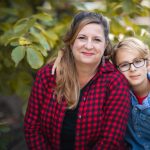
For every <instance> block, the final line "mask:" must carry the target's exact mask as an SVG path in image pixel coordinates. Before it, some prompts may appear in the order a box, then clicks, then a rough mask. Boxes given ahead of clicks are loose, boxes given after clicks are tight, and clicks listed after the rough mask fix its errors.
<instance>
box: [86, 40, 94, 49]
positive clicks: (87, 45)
mask: <svg viewBox="0 0 150 150" xmlns="http://www.w3.org/2000/svg"><path fill="white" fill-rule="evenodd" d="M85 48H86V49H87V50H90V49H92V48H93V43H92V41H91V40H88V41H87V42H86V44H85Z"/></svg>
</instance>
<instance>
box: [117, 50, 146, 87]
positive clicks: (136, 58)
mask: <svg viewBox="0 0 150 150" xmlns="http://www.w3.org/2000/svg"><path fill="white" fill-rule="evenodd" d="M116 60H117V61H116V62H117V66H122V67H125V66H126V64H128V63H133V62H134V64H136V66H138V68H137V67H135V66H134V65H133V64H128V65H129V66H130V68H129V70H127V71H124V72H122V71H121V73H122V74H123V75H124V76H125V77H126V78H127V80H128V81H129V83H130V85H131V86H132V88H137V87H138V86H141V85H142V84H146V83H147V65H146V61H145V60H144V59H142V58H141V57H140V54H139V52H138V51H131V50H130V51H128V50H119V51H118V52H117V55H116ZM142 62H143V63H142Z"/></svg>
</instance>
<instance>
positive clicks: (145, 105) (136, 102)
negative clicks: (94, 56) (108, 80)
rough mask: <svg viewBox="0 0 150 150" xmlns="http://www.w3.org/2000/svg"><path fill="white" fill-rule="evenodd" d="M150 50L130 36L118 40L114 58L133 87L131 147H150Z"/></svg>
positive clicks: (149, 149)
mask: <svg viewBox="0 0 150 150" xmlns="http://www.w3.org/2000/svg"><path fill="white" fill-rule="evenodd" d="M149 53H150V50H149V48H148V46H146V45H145V44H144V43H143V42H142V41H140V40H138V39H136V38H134V37H131V38H126V39H124V40H123V41H121V42H119V43H118V44H117V45H116V46H115V47H114V50H113V55H112V60H113V63H114V64H116V66H117V67H118V69H119V70H120V72H122V74H123V75H124V76H125V77H126V78H127V80H128V81H129V83H130V86H131V91H130V93H131V103H132V107H131V114H130V118H129V122H128V128H127V133H126V137H125V139H126V141H127V142H128V143H129V147H130V149H131V150H150V81H149V80H148V78H147V72H148V58H149Z"/></svg>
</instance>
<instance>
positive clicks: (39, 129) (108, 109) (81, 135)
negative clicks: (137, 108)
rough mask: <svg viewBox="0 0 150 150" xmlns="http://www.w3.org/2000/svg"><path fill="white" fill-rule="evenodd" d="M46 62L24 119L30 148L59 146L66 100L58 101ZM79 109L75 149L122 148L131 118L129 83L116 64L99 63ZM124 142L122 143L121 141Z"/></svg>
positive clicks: (44, 149)
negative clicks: (115, 66) (129, 116)
mask: <svg viewBox="0 0 150 150" xmlns="http://www.w3.org/2000/svg"><path fill="white" fill-rule="evenodd" d="M51 69H52V66H50V65H46V66H45V67H43V68H42V69H40V70H39V71H38V73H37V76H36V79H35V82H34V85H33V88H32V92H31V95H30V98H29V103H28V108H27V112H26V115H25V120H24V131H25V139H26V142H27V145H28V147H29V149H31V150H59V149H60V147H59V145H60V133H61V128H62V122H63V118H64V115H65V110H66V109H65V108H66V102H65V101H63V102H62V103H61V104H58V103H57V101H56V96H55V94H54V92H53V89H54V87H55V84H56V83H55V76H54V75H51ZM82 94H83V95H82V97H81V102H80V105H79V109H78V113H77V116H78V118H77V123H76V134H75V135H76V136H75V150H97V149H99V150H120V149H121V147H122V146H123V137H124V134H125V129H126V124H127V120H128V114H129V108H130V98H129V89H128V83H127V81H126V80H125V78H124V76H123V75H121V73H120V72H119V71H117V69H115V68H114V66H113V65H112V64H111V63H109V62H106V63H105V64H104V65H103V66H99V69H98V72H97V73H96V75H95V76H94V78H93V79H92V81H91V83H90V84H88V86H86V88H84V90H83V93H82ZM120 143H121V144H120Z"/></svg>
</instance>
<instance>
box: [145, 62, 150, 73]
mask: <svg viewBox="0 0 150 150" xmlns="http://www.w3.org/2000/svg"><path fill="white" fill-rule="evenodd" d="M146 65H147V71H148V72H150V59H148V60H147V61H146Z"/></svg>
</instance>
